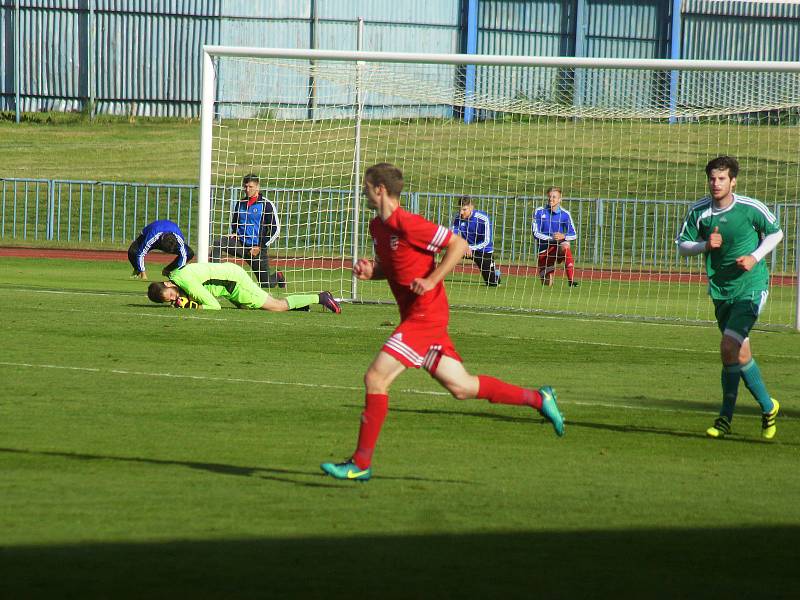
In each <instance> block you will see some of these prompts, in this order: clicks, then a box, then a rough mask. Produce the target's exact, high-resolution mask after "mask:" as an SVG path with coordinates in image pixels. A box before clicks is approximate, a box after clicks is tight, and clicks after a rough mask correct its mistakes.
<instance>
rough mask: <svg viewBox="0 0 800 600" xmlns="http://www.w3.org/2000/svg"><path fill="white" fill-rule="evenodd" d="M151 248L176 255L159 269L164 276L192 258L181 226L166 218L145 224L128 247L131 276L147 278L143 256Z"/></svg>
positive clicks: (191, 251) (192, 254)
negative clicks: (131, 269) (162, 268)
mask: <svg viewBox="0 0 800 600" xmlns="http://www.w3.org/2000/svg"><path fill="white" fill-rule="evenodd" d="M151 250H161V251H162V252H165V253H167V254H176V255H177V257H176V258H175V260H173V261H172V262H171V263H169V264H168V265H167V266H166V267H164V270H163V271H161V273H162V274H163V275H164V277H168V276H169V274H170V273H172V271H174V270H175V269H180V268H181V267H182V266H184V265H185V264H186V263H188V262H189V261H190V260H192V258H194V251H193V250H192V249H191V248H190V247H189V244H187V243H186V241H185V238H184V236H183V232H182V231H181V228H180V227H178V225H177V224H176V223H173V222H172V221H168V220H166V219H162V220H160V221H153V222H152V223H149V224H148V225H145V228H144V229H142V233H141V234H140V235H139V237H137V238H136V239H135V240H133V242H131V245H130V247H128V261H129V262H130V263H131V266H132V267H133V273H132V275H131V276H132V277H137V278H138V279H144V280H147V273H146V272H145V267H144V257H145V256H147V254H148V253H149V252H150V251H151Z"/></svg>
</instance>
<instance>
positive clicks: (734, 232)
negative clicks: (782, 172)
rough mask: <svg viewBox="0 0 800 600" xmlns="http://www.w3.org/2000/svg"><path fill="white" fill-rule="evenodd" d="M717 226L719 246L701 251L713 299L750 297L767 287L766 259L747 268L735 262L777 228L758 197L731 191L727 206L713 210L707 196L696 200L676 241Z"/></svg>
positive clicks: (695, 237) (697, 236)
mask: <svg viewBox="0 0 800 600" xmlns="http://www.w3.org/2000/svg"><path fill="white" fill-rule="evenodd" d="M715 227H719V233H720V234H721V235H722V247H721V248H719V249H717V250H714V251H712V252H705V262H706V274H707V275H708V294H709V295H710V296H711V298H713V299H714V300H729V299H733V298H752V297H753V294H754V293H760V292H762V291H764V290H766V289H767V288H768V287H769V269H768V268H767V263H766V260H760V261H758V262H757V263H756V264H755V266H754V267H753V268H752V269H750V270H749V271H745V270H744V269H741V268H739V267H738V266H737V264H736V259H737V258H739V257H740V256H747V255H749V254H752V253H753V251H754V250H755V249H756V248H758V245H759V244H760V243H761V240H762V238H763V237H764V236H765V235H769V234H771V233H777V232H779V231H780V230H781V228H780V226H779V225H778V220H777V219H776V218H775V215H773V214H772V212H770V210H769V209H768V208H767V207H766V206H765V205H764V204H763V203H762V202H759V201H758V200H754V199H752V198H747V197H746V196H739V195H737V194H734V195H733V202H732V203H731V204H730V206H728V207H726V208H724V209H722V210H716V209H714V207H713V203H712V200H711V197H710V196H706V197H705V198H702V199H701V200H699V201H698V202H696V203H695V204H694V205H693V206H692V208H691V209H689V214H688V215H687V216H686V220H685V221H684V222H683V226H682V227H681V231H680V233H679V234H678V239H677V240H676V241H677V243H680V242H685V241H689V242H697V241H699V240H707V239H708V238H709V237H710V236H711V234H712V233H713V232H714V228H715Z"/></svg>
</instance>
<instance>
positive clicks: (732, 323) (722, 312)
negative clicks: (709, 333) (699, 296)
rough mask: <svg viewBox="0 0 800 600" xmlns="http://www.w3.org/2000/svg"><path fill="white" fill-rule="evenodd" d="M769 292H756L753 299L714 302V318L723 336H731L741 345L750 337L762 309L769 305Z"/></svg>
mask: <svg viewBox="0 0 800 600" xmlns="http://www.w3.org/2000/svg"><path fill="white" fill-rule="evenodd" d="M768 295H769V292H767V291H766V290H765V291H763V292H754V293H753V297H752V298H731V299H730V300H714V316H716V317H717V326H718V327H719V330H720V331H721V332H722V334H723V335H729V336H731V337H732V338H734V339H736V340H738V341H739V343H740V344H741V343H742V342H744V341H745V340H746V339H747V336H749V335H750V330H751V329H752V328H753V325H755V324H756V320H757V319H758V315H759V314H760V313H761V309H763V308H764V305H765V304H766V303H767V296H768Z"/></svg>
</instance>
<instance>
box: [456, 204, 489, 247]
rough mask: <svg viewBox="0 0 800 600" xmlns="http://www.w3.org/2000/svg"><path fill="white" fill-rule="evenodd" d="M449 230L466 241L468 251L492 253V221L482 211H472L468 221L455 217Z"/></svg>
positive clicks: (459, 216)
mask: <svg viewBox="0 0 800 600" xmlns="http://www.w3.org/2000/svg"><path fill="white" fill-rule="evenodd" d="M450 230H451V231H452V232H453V233H455V234H457V235H460V236H461V237H462V238H464V239H465V240H467V244H469V249H470V250H472V251H473V252H475V251H476V250H478V251H479V252H493V251H494V247H493V246H492V221H491V219H490V218H489V215H487V214H486V213H485V212H483V211H482V210H473V211H472V215H471V216H470V217H469V218H468V219H462V218H461V215H460V214H458V215H456V217H455V219H453V225H452V226H451V227H450Z"/></svg>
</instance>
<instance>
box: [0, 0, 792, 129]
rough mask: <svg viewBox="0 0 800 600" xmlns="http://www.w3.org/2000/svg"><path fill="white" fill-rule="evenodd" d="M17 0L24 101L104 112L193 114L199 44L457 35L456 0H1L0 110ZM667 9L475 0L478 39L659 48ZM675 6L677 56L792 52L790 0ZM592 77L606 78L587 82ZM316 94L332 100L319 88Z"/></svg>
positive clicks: (226, 92) (522, 89) (518, 82)
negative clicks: (360, 25) (361, 25)
mask: <svg viewBox="0 0 800 600" xmlns="http://www.w3.org/2000/svg"><path fill="white" fill-rule="evenodd" d="M17 5H18V6H19V15H20V34H21V35H20V37H21V39H22V47H21V52H20V57H19V58H20V59H21V60H20V64H21V69H20V77H21V81H20V88H21V97H22V103H21V109H22V110H23V111H42V110H59V111H68V110H81V109H84V108H85V107H86V105H87V100H88V99H89V98H90V97H94V98H95V99H96V103H95V110H96V111H98V112H101V113H114V114H136V115H171V116H196V115H197V114H198V110H199V96H200V62H201V61H200V53H201V47H202V45H203V44H209V43H213V44H225V45H253V46H278V47H289V48H308V47H311V46H312V45H313V46H315V47H318V48H334V49H354V48H355V46H356V32H357V25H356V20H357V18H358V17H359V16H361V17H364V19H365V21H366V23H365V36H364V48H365V49H367V50H390V51H416V52H458V51H462V50H463V47H464V42H463V40H464V33H463V27H464V20H463V18H462V8H463V5H464V0H404V1H403V2H398V1H397V0H348V1H346V2H345V1H342V0H0V110H7V111H8V110H14V109H15V105H14V99H15V98H14V95H15V84H16V82H15V77H14V73H15V66H16V62H17V57H16V56H15V55H14V50H15V36H16V35H17V29H16V21H15V14H16V11H15V8H16V6H17ZM579 9H580V10H579ZM670 10H671V1H670V0H618V1H615V2H608V1H607V0H527V1H522V0H480V2H479V19H478V23H479V30H478V52H479V53H486V54H521V55H529V56H533V55H543V56H557V55H561V56H569V55H572V54H574V53H575V52H576V48H577V49H578V50H579V51H580V53H581V54H582V55H585V56H603V57H608V56H615V57H631V58H633V57H636V58H656V57H666V56H667V55H668V44H669V19H670V14H669V13H670ZM682 11H683V23H684V25H683V40H682V47H683V57H684V58H711V59H765V60H800V5H798V4H775V3H768V2H718V1H712V0H684V1H683V8H682ZM579 14H580V15H582V22H581V23H578V22H577V20H578V15H579ZM312 38H313V39H312ZM247 76H248V73H247V72H244V73H242V72H239V73H236V72H233V73H225V74H223V79H222V81H221V82H220V90H221V93H222V95H223V97H226V96H229V98H230V99H233V98H234V97H236V98H237V99H239V100H245V101H249V100H255V98H252V99H251V98H248V97H247V95H246V90H242V89H241V88H243V87H246V86H244V85H243V84H242V81H246V77H247ZM454 76H455V73H454ZM243 77H244V78H243ZM525 77H529V78H530V77H532V76H531V75H522V74H521V73H520V72H518V71H514V70H508V69H506V70H502V69H501V70H494V71H492V72H491V73H490V72H489V71H483V72H479V76H478V90H477V91H478V92H485V93H491V94H495V95H496V94H500V95H506V96H508V97H514V96H516V95H520V94H523V95H526V96H529V97H535V96H537V95H539V96H542V95H548V94H550V95H552V94H553V93H554V90H555V88H556V87H557V86H558V85H560V83H563V82H562V81H561V80H560V79H559V78H558V77H555V78H553V77H549V78H547V79H545V80H542V79H540V80H533V79H525ZM540 77H541V76H540ZM595 83H597V82H595ZM644 84H649V83H648V82H644ZM298 85H299V86H300V87H299V88H298V89H301V88H302V86H303V85H304V84H303V82H301V81H298ZM603 87H605V88H606V89H609V88H613V87H614V86H613V82H603V85H600V86H597V85H592V86H587V89H588V88H591V89H601V88H603ZM577 91H578V93H580V91H581V90H580V88H578V89H577ZM298 93H300V92H298ZM319 97H320V99H323V98H325V97H327V98H328V101H330V102H332V103H336V102H339V101H340V98H339V97H338V96H337V93H336V92H334V91H329V92H327V93H326V90H325V89H324V88H322V89H320V90H319ZM301 100H302V98H298V102H301ZM576 100H577V101H586V102H591V101H593V99H592V98H584V99H581V98H576Z"/></svg>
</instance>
